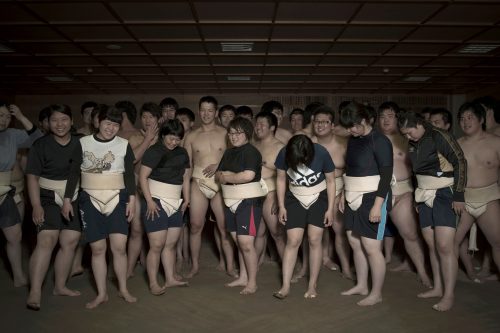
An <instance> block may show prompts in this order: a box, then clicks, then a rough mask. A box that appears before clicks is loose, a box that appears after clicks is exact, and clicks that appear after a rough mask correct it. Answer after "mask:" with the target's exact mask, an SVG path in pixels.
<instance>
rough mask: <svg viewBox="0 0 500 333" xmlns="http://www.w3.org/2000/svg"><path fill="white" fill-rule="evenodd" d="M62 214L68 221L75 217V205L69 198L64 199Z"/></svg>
mask: <svg viewBox="0 0 500 333" xmlns="http://www.w3.org/2000/svg"><path fill="white" fill-rule="evenodd" d="M61 214H62V216H64V218H65V219H66V220H68V221H70V220H71V218H72V217H73V216H74V215H75V214H74V212H73V205H72V204H71V200H70V199H68V198H65V199H64V202H63V206H62V209H61Z"/></svg>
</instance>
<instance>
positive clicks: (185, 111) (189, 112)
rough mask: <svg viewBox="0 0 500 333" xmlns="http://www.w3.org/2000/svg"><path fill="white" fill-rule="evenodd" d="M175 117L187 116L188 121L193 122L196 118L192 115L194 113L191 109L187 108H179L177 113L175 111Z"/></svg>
mask: <svg viewBox="0 0 500 333" xmlns="http://www.w3.org/2000/svg"><path fill="white" fill-rule="evenodd" d="M175 116H176V117H177V116H187V117H188V118H189V120H190V121H192V122H194V121H195V120H196V116H195V115H194V112H193V111H192V110H191V109H188V108H180V109H178V110H177V111H175Z"/></svg>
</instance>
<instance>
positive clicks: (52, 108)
mask: <svg viewBox="0 0 500 333" xmlns="http://www.w3.org/2000/svg"><path fill="white" fill-rule="evenodd" d="M96 106H97V105H96ZM46 109H47V118H48V119H49V120H50V117H52V115H53V114H54V113H56V112H60V113H62V114H65V115H67V116H68V117H69V118H70V119H73V114H72V113H71V108H70V107H69V106H67V105H65V104H52V105H49V106H48V107H46Z"/></svg>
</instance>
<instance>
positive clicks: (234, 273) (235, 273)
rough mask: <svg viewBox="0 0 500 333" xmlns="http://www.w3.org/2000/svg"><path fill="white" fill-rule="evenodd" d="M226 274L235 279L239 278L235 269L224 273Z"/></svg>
mask: <svg viewBox="0 0 500 333" xmlns="http://www.w3.org/2000/svg"><path fill="white" fill-rule="evenodd" d="M226 274H227V275H229V276H230V277H232V278H235V279H237V278H239V277H240V274H238V271H237V270H236V269H233V270H229V271H227V272H226Z"/></svg>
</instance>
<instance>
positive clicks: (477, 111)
mask: <svg viewBox="0 0 500 333" xmlns="http://www.w3.org/2000/svg"><path fill="white" fill-rule="evenodd" d="M483 105H484V104H483ZM483 105H481V104H480V103H477V102H474V101H472V102H465V103H464V104H462V105H461V106H460V109H458V114H457V117H458V119H459V120H460V119H461V118H462V116H463V114H464V113H465V112H466V111H470V112H472V113H473V114H474V115H475V116H476V118H477V119H478V120H479V121H481V120H482V121H483V123H482V125H481V128H482V129H483V131H485V130H486V110H485V109H484V107H483Z"/></svg>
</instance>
